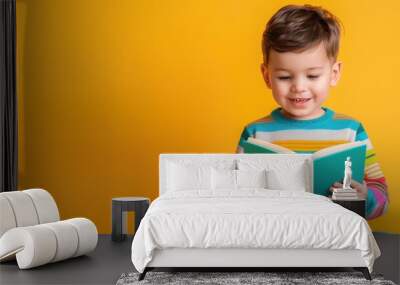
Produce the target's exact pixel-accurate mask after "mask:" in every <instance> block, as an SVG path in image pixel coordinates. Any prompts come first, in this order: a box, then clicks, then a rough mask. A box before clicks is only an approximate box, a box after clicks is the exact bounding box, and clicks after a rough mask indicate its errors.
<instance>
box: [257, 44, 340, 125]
mask: <svg viewBox="0 0 400 285" xmlns="http://www.w3.org/2000/svg"><path fill="white" fill-rule="evenodd" d="M340 67H341V63H340V62H335V63H332V61H331V60H329V58H328V56H327V54H326V51H325V47H324V45H323V43H320V44H319V45H317V46H314V47H312V48H310V49H307V50H305V51H302V52H282V53H279V52H276V51H274V50H271V51H270V56H269V63H268V67H266V66H265V64H264V63H263V64H261V72H262V74H263V77H264V80H265V82H266V84H267V86H268V87H269V88H270V89H272V95H273V96H274V99H275V101H276V102H277V103H278V104H279V105H280V106H281V107H282V109H283V110H282V111H283V113H284V115H286V116H288V117H290V118H293V119H298V120H306V119H313V118H317V117H319V116H321V115H322V114H323V113H324V111H323V110H322V108H321V105H322V103H323V102H324V101H325V100H326V98H327V97H328V93H329V88H330V86H335V85H336V84H337V82H338V80H339V77H340Z"/></svg>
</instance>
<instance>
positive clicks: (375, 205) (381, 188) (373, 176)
mask: <svg viewBox="0 0 400 285" xmlns="http://www.w3.org/2000/svg"><path fill="white" fill-rule="evenodd" d="M356 141H365V142H366V144H367V153H366V158H365V175H364V180H365V182H366V184H367V187H368V194H367V201H366V217H367V219H368V220H371V219H375V218H377V217H379V216H381V215H383V214H384V213H386V211H387V210H388V206H389V196H388V191H387V190H388V186H387V183H386V179H385V177H384V175H383V172H382V170H381V168H380V166H379V163H378V162H377V159H376V153H375V150H374V148H373V146H372V144H371V141H370V140H369V138H368V135H367V132H366V131H365V129H364V127H363V126H362V124H360V127H359V128H358V130H357V134H356Z"/></svg>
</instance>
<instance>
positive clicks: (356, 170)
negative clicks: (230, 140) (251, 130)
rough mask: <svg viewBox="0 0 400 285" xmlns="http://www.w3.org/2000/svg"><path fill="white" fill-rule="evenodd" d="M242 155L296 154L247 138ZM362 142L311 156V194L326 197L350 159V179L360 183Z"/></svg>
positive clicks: (330, 148) (329, 148)
mask: <svg viewBox="0 0 400 285" xmlns="http://www.w3.org/2000/svg"><path fill="white" fill-rule="evenodd" d="M242 146H243V152H244V153H271V154H273V153H296V152H294V151H292V150H290V149H288V148H286V147H283V146H279V145H276V144H273V143H270V142H267V141H263V140H260V139H255V138H252V137H249V138H248V139H247V140H246V141H244V142H243V145H242ZM366 151H367V146H366V144H365V143H364V142H360V141H357V142H350V143H344V144H338V145H334V146H330V147H327V148H324V149H321V150H319V151H316V152H314V153H313V154H311V160H312V166H313V167H312V168H313V174H312V176H313V192H314V193H315V194H320V195H324V196H328V195H329V194H330V191H329V188H330V187H331V186H332V184H333V183H335V182H341V183H342V181H343V178H344V162H345V161H346V159H347V157H350V159H351V163H352V165H351V169H352V179H354V180H356V181H358V182H360V183H362V181H363V179H364V171H365V154H366Z"/></svg>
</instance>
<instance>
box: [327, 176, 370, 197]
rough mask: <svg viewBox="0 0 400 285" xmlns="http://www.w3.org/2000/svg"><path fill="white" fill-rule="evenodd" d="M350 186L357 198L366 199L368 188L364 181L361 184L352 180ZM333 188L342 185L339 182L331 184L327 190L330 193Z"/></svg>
mask: <svg viewBox="0 0 400 285" xmlns="http://www.w3.org/2000/svg"><path fill="white" fill-rule="evenodd" d="M350 186H351V188H354V189H355V190H356V191H357V194H358V197H359V198H361V199H367V193H368V187H367V183H366V182H365V181H364V180H363V183H362V184H361V183H359V182H357V181H355V180H353V179H352V180H351V183H350ZM333 187H335V188H341V187H343V184H342V183H340V182H335V183H333V185H332V187H331V188H330V189H329V190H330V191H331V192H332V191H333V189H332V188H333Z"/></svg>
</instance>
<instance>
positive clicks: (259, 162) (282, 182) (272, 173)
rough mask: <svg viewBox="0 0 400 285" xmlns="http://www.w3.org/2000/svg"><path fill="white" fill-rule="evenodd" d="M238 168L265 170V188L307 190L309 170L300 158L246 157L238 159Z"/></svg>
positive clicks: (308, 187) (308, 186) (309, 187)
mask: <svg viewBox="0 0 400 285" xmlns="http://www.w3.org/2000/svg"><path fill="white" fill-rule="evenodd" d="M238 168H239V169H240V170H256V169H258V170H261V169H266V170H267V182H268V183H267V188H268V189H276V190H291V191H309V190H308V189H311V186H310V178H309V176H310V171H309V167H308V165H307V162H306V161H305V160H304V159H303V158H301V159H295V158H293V159H292V158H290V159H285V158H280V157H279V156H276V157H271V158H268V159H259V158H255V159H254V158H246V159H239V160H238Z"/></svg>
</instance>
